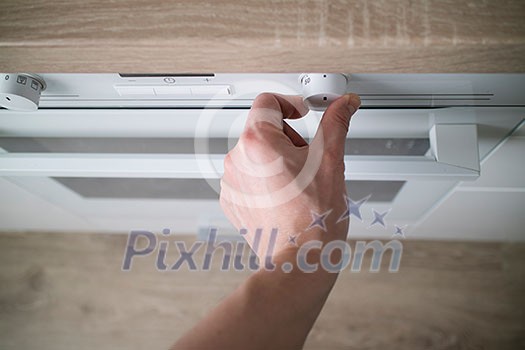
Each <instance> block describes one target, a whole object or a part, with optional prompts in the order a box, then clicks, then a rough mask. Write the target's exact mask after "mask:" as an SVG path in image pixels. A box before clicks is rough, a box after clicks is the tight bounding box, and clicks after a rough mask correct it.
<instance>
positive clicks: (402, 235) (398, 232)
mask: <svg viewBox="0 0 525 350" xmlns="http://www.w3.org/2000/svg"><path fill="white" fill-rule="evenodd" d="M395 228H396V232H394V233H393V234H392V237H398V238H405V233H404V232H403V230H404V229H405V228H406V225H405V226H403V227H399V226H397V225H396V226H395Z"/></svg>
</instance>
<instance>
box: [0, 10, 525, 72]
mask: <svg viewBox="0 0 525 350" xmlns="http://www.w3.org/2000/svg"><path fill="white" fill-rule="evenodd" d="M524 13H525V2H524V1H521V0H503V1H469V0H459V1H457V0H397V1H373V2H372V1H366V0H353V1H335V0H334V1H328V0H326V1H321V0H307V1H299V0H294V1H284V0H281V1H279V0H277V1H258V0H252V1H235V0H220V1H213V2H206V1H170V2H167V1H162V0H149V1H146V0H131V1H127V0H126V1H119V0H117V1H100V0H74V1H66V0H64V1H46V0H4V1H2V11H1V12H0V52H1V53H0V70H1V71H23V70H29V71H37V72H117V71H120V72H123V71H127V72H182V71H192V72H298V71H345V72H354V73H356V72H524V71H525V60H523V59H522V58H523V56H524V54H525V21H523V14H524Z"/></svg>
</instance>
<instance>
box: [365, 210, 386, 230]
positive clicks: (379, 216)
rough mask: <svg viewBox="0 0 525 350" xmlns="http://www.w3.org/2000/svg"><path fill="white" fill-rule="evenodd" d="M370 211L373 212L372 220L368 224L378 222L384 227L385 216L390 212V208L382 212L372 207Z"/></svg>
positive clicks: (372, 224)
mask: <svg viewBox="0 0 525 350" xmlns="http://www.w3.org/2000/svg"><path fill="white" fill-rule="evenodd" d="M372 212H373V213H374V220H373V221H372V223H371V224H370V226H368V227H371V226H374V225H375V224H379V225H381V226H383V227H386V225H385V216H386V215H387V214H388V213H389V212H390V210H387V211H385V212H384V213H379V212H377V211H376V210H375V209H372Z"/></svg>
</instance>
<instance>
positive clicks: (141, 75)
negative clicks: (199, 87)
mask: <svg viewBox="0 0 525 350" xmlns="http://www.w3.org/2000/svg"><path fill="white" fill-rule="evenodd" d="M118 75H120V77H121V78H162V77H173V78H177V77H179V78H181V77H182V78H184V77H197V78H213V77H215V74H214V73H119V74H118Z"/></svg>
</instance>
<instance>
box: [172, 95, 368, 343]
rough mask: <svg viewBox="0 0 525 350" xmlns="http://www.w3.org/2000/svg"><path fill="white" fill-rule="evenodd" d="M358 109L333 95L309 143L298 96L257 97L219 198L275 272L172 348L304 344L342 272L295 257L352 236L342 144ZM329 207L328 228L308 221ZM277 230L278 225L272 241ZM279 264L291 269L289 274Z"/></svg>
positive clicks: (352, 100) (260, 276)
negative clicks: (296, 126)
mask: <svg viewBox="0 0 525 350" xmlns="http://www.w3.org/2000/svg"><path fill="white" fill-rule="evenodd" d="M359 106H360V99H359V97H358V96H357V95H355V94H349V95H345V96H342V97H341V98H339V99H337V100H336V101H334V102H333V103H332V104H331V105H330V106H329V108H328V109H327V110H326V112H325V113H324V115H323V118H322V120H321V124H320V127H319V130H318V131H317V133H316V135H315V137H314V140H313V141H312V142H311V144H308V143H307V142H306V141H305V140H304V139H303V138H302V137H301V136H300V135H299V134H297V133H296V132H295V131H294V130H293V129H292V128H291V127H290V126H289V125H288V124H286V122H285V119H295V118H300V117H302V116H303V115H304V114H306V112H307V110H306V109H305V107H304V105H303V104H302V100H301V98H300V97H299V96H281V95H272V94H262V95H259V96H258V97H257V99H256V100H255V101H254V103H253V106H252V109H251V111H250V114H249V117H248V121H247V123H246V127H245V130H244V132H243V134H242V135H241V137H240V139H239V142H238V144H237V145H236V146H235V147H234V149H232V150H231V151H230V153H229V154H228V156H227V157H226V159H225V173H224V177H223V179H222V181H221V196H220V203H221V206H222V208H223V210H224V212H225V214H226V216H227V217H228V219H229V220H230V221H231V222H232V223H233V225H234V226H236V227H237V228H238V229H246V230H247V233H246V234H245V235H244V237H245V239H246V241H247V242H248V244H250V246H251V247H252V249H253V250H254V251H255V252H256V254H257V255H258V257H259V259H260V260H261V261H264V260H265V259H267V258H271V259H272V260H273V262H274V264H275V265H276V268H275V269H274V270H271V271H270V270H268V269H260V270H258V271H257V272H255V273H253V274H252V275H251V276H250V277H249V278H248V279H247V280H246V281H245V282H244V283H243V284H241V286H239V287H238V288H237V289H236V290H235V291H234V292H233V293H232V294H231V295H229V296H228V297H227V298H226V299H225V300H223V301H222V302H221V303H220V304H219V305H218V306H217V307H216V308H215V309H214V310H212V311H211V312H210V313H209V314H208V315H207V316H206V317H205V318H204V319H202V320H201V321H200V322H199V323H198V324H197V325H195V326H194V328H192V329H191V330H190V331H189V332H187V333H186V334H185V335H183V336H182V337H181V338H180V339H179V340H178V341H177V343H176V344H175V345H174V346H173V349H301V348H302V347H303V345H304V342H305V340H306V337H307V335H308V333H309V332H310V330H311V328H312V326H313V324H314V322H315V320H316V319H317V317H318V315H319V313H320V312H321V309H322V308H323V305H324V303H325V301H326V299H327V297H328V295H329V293H330V291H331V289H332V287H333V285H334V283H335V281H336V279H337V273H330V272H328V271H325V270H323V269H317V271H315V272H312V273H306V272H303V271H301V270H300V269H299V268H298V265H297V258H296V257H297V253H298V251H299V250H300V249H301V247H302V246H303V245H304V244H306V243H307V242H310V241H312V240H317V241H320V242H322V244H323V245H324V244H327V243H328V242H331V241H335V240H345V239H346V234H347V232H348V225H349V222H348V219H346V220H338V219H340V214H341V213H343V212H344V211H345V210H346V202H345V200H344V195H345V194H346V189H345V183H344V162H343V157H344V144H345V140H346V134H347V132H348V128H349V124H350V119H351V117H352V115H353V114H354V113H355V112H356V111H357V109H358V108H359ZM323 213H324V214H327V215H326V218H325V220H324V224H325V225H312V218H313V217H314V216H313V215H314V214H317V215H320V214H323ZM256 229H261V232H262V234H259V235H256ZM271 229H277V231H276V232H277V235H276V240H275V243H274V244H272V242H271V237H270V236H271V235H270V234H269V233H270V231H271ZM270 246H271V248H272V249H269V247H270ZM268 252H269V253H268ZM268 254H269V255H268ZM319 262H320V250H319V249H311V250H310V251H309V253H308V263H312V264H313V263H319ZM283 264H288V265H290V264H291V265H292V270H291V271H290V272H288V273H287V272H283V269H282V266H283Z"/></svg>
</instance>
